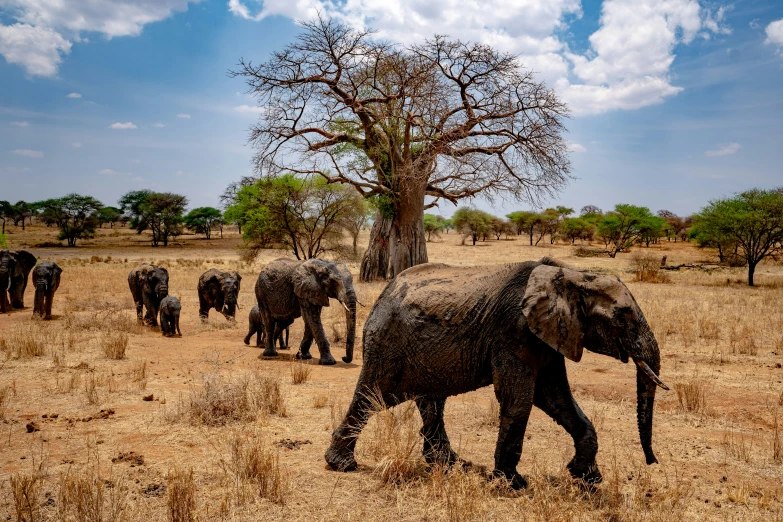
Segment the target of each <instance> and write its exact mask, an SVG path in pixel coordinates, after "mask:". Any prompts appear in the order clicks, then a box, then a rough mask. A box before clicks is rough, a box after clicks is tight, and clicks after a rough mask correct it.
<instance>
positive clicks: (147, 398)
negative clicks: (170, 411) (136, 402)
mask: <svg viewBox="0 0 783 522" xmlns="http://www.w3.org/2000/svg"><path fill="white" fill-rule="evenodd" d="M154 398H155V394H154V393H150V394H149V395H145V396H144V397H142V398H141V400H143V401H147V402H149V401H151V400H152V399H154Z"/></svg>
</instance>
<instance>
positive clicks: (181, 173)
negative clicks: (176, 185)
mask: <svg viewBox="0 0 783 522" xmlns="http://www.w3.org/2000/svg"><path fill="white" fill-rule="evenodd" d="M175 174H176V175H177V176H179V177H185V176H192V175H193V173H192V172H185V171H184V170H178V171H177V172H176V173H175Z"/></svg>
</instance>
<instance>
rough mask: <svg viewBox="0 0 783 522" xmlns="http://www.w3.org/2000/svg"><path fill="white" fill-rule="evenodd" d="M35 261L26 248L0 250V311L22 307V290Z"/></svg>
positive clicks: (5, 311) (25, 285)
mask: <svg viewBox="0 0 783 522" xmlns="http://www.w3.org/2000/svg"><path fill="white" fill-rule="evenodd" d="M35 262H36V257H35V256H34V255H33V254H31V253H30V252H28V251H27V250H19V251H16V250H10V249H7V248H4V249H2V250H0V313H7V312H10V311H11V309H12V308H16V309H21V308H24V291H25V289H26V288H27V281H28V277H29V275H30V271H31V270H32V269H33V267H34V266H35Z"/></svg>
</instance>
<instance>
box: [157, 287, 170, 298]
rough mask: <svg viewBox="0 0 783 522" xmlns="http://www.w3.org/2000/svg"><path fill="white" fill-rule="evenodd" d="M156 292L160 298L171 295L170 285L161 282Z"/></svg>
mask: <svg viewBox="0 0 783 522" xmlns="http://www.w3.org/2000/svg"><path fill="white" fill-rule="evenodd" d="M155 294H157V296H158V299H163V298H164V297H166V296H167V295H169V285H167V284H165V283H161V284H159V285H158V286H157V287H156V288H155Z"/></svg>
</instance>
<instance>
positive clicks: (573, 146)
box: [568, 143, 587, 152]
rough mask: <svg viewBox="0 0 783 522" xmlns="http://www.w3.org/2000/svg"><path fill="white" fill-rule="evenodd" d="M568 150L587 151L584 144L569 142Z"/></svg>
mask: <svg viewBox="0 0 783 522" xmlns="http://www.w3.org/2000/svg"><path fill="white" fill-rule="evenodd" d="M568 150H570V151H571V152H587V149H586V148H585V146H584V145H582V144H580V143H569V144H568Z"/></svg>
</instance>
